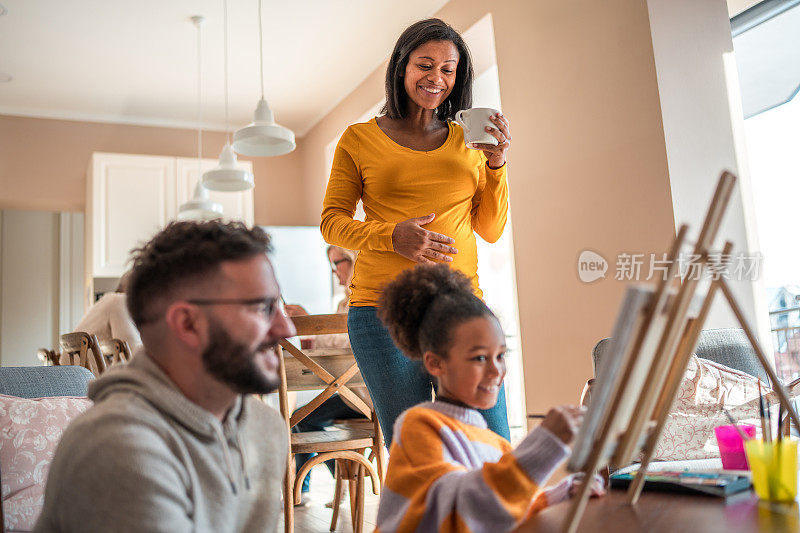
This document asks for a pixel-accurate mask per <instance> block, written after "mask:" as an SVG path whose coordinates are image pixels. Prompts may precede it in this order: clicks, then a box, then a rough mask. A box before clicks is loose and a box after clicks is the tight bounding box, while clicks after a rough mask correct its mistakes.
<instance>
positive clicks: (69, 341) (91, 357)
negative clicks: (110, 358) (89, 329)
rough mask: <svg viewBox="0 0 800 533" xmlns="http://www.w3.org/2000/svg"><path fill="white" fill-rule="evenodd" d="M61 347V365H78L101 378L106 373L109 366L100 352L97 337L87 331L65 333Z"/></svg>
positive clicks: (61, 340) (60, 341) (60, 339)
mask: <svg viewBox="0 0 800 533" xmlns="http://www.w3.org/2000/svg"><path fill="white" fill-rule="evenodd" d="M59 344H60V345H61V352H62V354H61V364H62V365H65V364H67V365H77V366H82V367H83V368H87V369H89V370H90V371H91V372H92V374H94V375H95V376H99V375H100V374H102V373H103V372H105V371H106V368H107V367H108V365H107V364H106V359H105V357H104V356H103V352H102V351H101V350H100V346H99V344H98V342H97V337H95V336H94V335H90V334H89V333H86V332H85V331H76V332H74V333H65V334H63V335H61V337H60V338H59Z"/></svg>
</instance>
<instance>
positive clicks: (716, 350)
mask: <svg viewBox="0 0 800 533" xmlns="http://www.w3.org/2000/svg"><path fill="white" fill-rule="evenodd" d="M610 341H611V339H610V338H609V339H603V340H601V341H600V342H598V343H597V344H596V345H595V347H594V349H593V350H592V363H594V374H595V376H596V375H597V369H598V365H599V363H600V361H602V359H603V357H604V356H605V354H606V352H607V351H608V349H609V347H610V346H611V342H610ZM694 353H695V354H697V357H702V358H703V359H708V360H710V361H714V362H715V363H719V364H721V365H725V366H727V367H730V368H734V369H736V370H740V371H742V372H746V373H747V374H750V375H751V376H754V377H757V378H761V380H762V381H764V382H765V383H769V379H768V377H767V373H766V372H764V369H763V368H761V364H760V363H759V362H758V358H757V357H756V354H755V351H753V347H752V346H750V342H749V341H748V340H747V335H746V334H745V332H744V330H742V329H738V328H724V329H704V330H703V331H701V332H700V337H699V338H698V339H697V348H695V351H694Z"/></svg>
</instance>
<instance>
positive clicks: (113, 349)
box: [98, 339, 131, 366]
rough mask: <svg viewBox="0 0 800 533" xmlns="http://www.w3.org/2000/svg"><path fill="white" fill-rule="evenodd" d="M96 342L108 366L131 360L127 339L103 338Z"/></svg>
mask: <svg viewBox="0 0 800 533" xmlns="http://www.w3.org/2000/svg"><path fill="white" fill-rule="evenodd" d="M98 344H99V346H100V351H101V352H102V353H103V355H104V356H105V358H106V363H108V364H109V366H110V365H116V364H120V363H127V362H128V361H130V360H131V348H130V346H128V343H127V341H124V340H122V339H103V340H101V341H99V342H98Z"/></svg>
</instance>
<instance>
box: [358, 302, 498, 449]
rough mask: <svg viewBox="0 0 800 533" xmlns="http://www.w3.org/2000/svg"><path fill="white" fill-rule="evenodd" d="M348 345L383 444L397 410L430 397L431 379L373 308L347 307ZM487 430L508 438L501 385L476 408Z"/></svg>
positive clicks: (389, 439) (390, 432)
mask: <svg viewBox="0 0 800 533" xmlns="http://www.w3.org/2000/svg"><path fill="white" fill-rule="evenodd" d="M347 327H348V330H349V333H350V346H351V347H352V348H353V355H355V358H356V362H357V363H358V368H359V369H360V370H361V375H362V376H363V377H364V382H365V383H366V385H367V389H368V390H369V394H370V396H371V397H372V403H373V404H374V405H375V411H376V412H377V413H378V421H379V422H380V425H381V429H382V430H383V436H384V438H385V440H386V445H387V446H388V445H390V444H391V443H392V433H393V430H394V422H395V420H397V417H398V416H400V413H402V412H403V411H405V410H406V409H408V408H409V407H413V406H415V405H417V404H419V403H422V402H426V401H430V400H431V391H432V390H433V389H434V388H435V386H436V384H435V380H434V379H433V378H432V377H431V375H430V374H428V372H427V371H426V370H425V367H424V366H423V364H422V362H421V361H412V360H411V359H409V358H408V357H406V356H405V355H403V352H401V351H400V350H399V349H398V348H397V347H396V346H395V345H394V342H393V341H392V338H391V336H390V335H389V330H387V329H386V327H385V326H384V325H383V323H382V322H381V321H380V319H379V318H378V315H377V308H375V307H351V308H350V311H349V313H348V316H347ZM480 413H481V414H482V415H483V417H484V418H485V419H486V423H487V424H488V426H489V429H491V430H492V431H494V432H495V433H497V434H498V435H500V436H501V437H504V438H505V439H507V440H508V439H510V432H509V429H508V413H507V412H506V395H505V390H504V389H503V388H501V389H500V394H499V395H498V397H497V404H496V405H495V406H494V407H493V408H491V409H487V410H485V411H480Z"/></svg>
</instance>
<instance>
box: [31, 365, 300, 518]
mask: <svg viewBox="0 0 800 533" xmlns="http://www.w3.org/2000/svg"><path fill="white" fill-rule="evenodd" d="M89 397H90V398H91V399H92V400H94V402H95V405H94V406H93V407H91V408H90V409H89V410H88V411H87V412H86V413H84V414H82V415H81V416H79V417H78V418H76V419H75V420H74V421H73V422H72V423H71V424H70V426H69V428H68V429H67V430H66V431H65V432H64V436H63V437H62V439H61V442H60V443H59V446H58V449H57V451H56V454H55V457H54V459H53V464H52V466H51V468H50V473H49V475H48V479H47V488H46V491H45V503H44V510H43V511H42V514H41V516H40V518H39V521H38V523H37V525H36V529H35V531H37V532H50V531H59V532H79V531H80V532H87V531H114V532H119V533H124V532H145V531H159V532H161V531H163V532H170V533H177V532H183V531H197V532H205V531H213V532H215V533H222V532H228V531H230V532H233V531H258V532H261V531H274V530H275V529H276V526H277V522H278V518H279V514H280V512H281V503H280V498H281V487H282V480H283V475H284V472H285V468H286V454H287V446H288V437H287V432H286V425H285V424H284V422H283V419H282V418H281V417H280V415H279V414H278V413H277V412H276V411H274V410H273V409H271V408H269V407H267V406H266V405H264V404H263V403H261V402H260V401H259V400H258V399H256V398H254V397H252V396H242V397H240V398H239V399H238V400H237V402H236V405H235V407H234V408H233V409H232V410H231V411H230V412H229V413H228V416H227V417H226V419H225V421H224V422H220V421H219V419H217V418H216V417H215V416H214V415H212V414H211V413H210V412H208V411H206V410H204V409H202V408H201V407H199V406H198V405H196V404H194V403H193V402H191V401H189V400H188V399H187V398H186V397H185V396H184V395H183V394H182V393H181V392H180V390H178V389H177V388H176V387H175V385H174V384H173V383H172V381H170V380H169V378H167V376H166V375H165V374H164V373H163V372H162V371H161V369H160V368H159V367H158V365H156V364H155V362H153V360H152V359H150V357H148V356H147V354H146V353H144V351H141V352H139V353H138V354H137V356H136V357H135V358H134V359H133V361H131V363H130V364H129V365H127V366H124V367H118V368H112V369H110V370H109V371H108V372H107V373H106V374H104V375H103V376H102V377H100V378H99V379H97V380H96V381H94V382H93V383H91V384H90V386H89Z"/></svg>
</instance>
